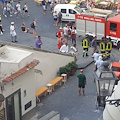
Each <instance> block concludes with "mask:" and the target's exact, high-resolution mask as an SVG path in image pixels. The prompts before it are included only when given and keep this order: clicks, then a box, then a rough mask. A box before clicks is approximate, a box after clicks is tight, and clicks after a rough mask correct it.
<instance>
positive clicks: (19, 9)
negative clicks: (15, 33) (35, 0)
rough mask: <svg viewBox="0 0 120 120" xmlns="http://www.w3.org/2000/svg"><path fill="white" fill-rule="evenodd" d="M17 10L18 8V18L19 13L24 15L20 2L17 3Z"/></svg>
mask: <svg viewBox="0 0 120 120" xmlns="http://www.w3.org/2000/svg"><path fill="white" fill-rule="evenodd" d="M16 10H17V14H16V17H17V18H18V14H20V15H21V17H22V11H21V6H20V2H18V3H17V5H16Z"/></svg>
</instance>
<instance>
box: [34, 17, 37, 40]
mask: <svg viewBox="0 0 120 120" xmlns="http://www.w3.org/2000/svg"><path fill="white" fill-rule="evenodd" d="M36 22H37V19H34V20H33V37H35V38H36V37H37V31H36V26H37V23H36Z"/></svg>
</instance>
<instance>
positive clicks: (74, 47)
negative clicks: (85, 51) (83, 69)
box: [70, 44, 78, 61]
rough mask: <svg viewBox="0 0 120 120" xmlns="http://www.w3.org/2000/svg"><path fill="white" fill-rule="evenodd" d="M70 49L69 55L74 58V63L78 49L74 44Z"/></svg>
mask: <svg viewBox="0 0 120 120" xmlns="http://www.w3.org/2000/svg"><path fill="white" fill-rule="evenodd" d="M70 48H71V51H70V53H71V54H72V55H73V56H74V58H75V61H77V51H78V48H77V46H76V44H74V45H73V46H71V47H70Z"/></svg>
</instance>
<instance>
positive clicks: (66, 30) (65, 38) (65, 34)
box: [63, 24, 68, 43]
mask: <svg viewBox="0 0 120 120" xmlns="http://www.w3.org/2000/svg"><path fill="white" fill-rule="evenodd" d="M63 33H64V42H65V43H66V42H68V26H67V24H65V27H64V28H63Z"/></svg>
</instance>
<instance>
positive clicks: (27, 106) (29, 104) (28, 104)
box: [25, 101, 32, 110]
mask: <svg viewBox="0 0 120 120" xmlns="http://www.w3.org/2000/svg"><path fill="white" fill-rule="evenodd" d="M31 106H32V101H30V102H28V103H27V104H26V105H25V110H27V109H28V108H29V107H31Z"/></svg>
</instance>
